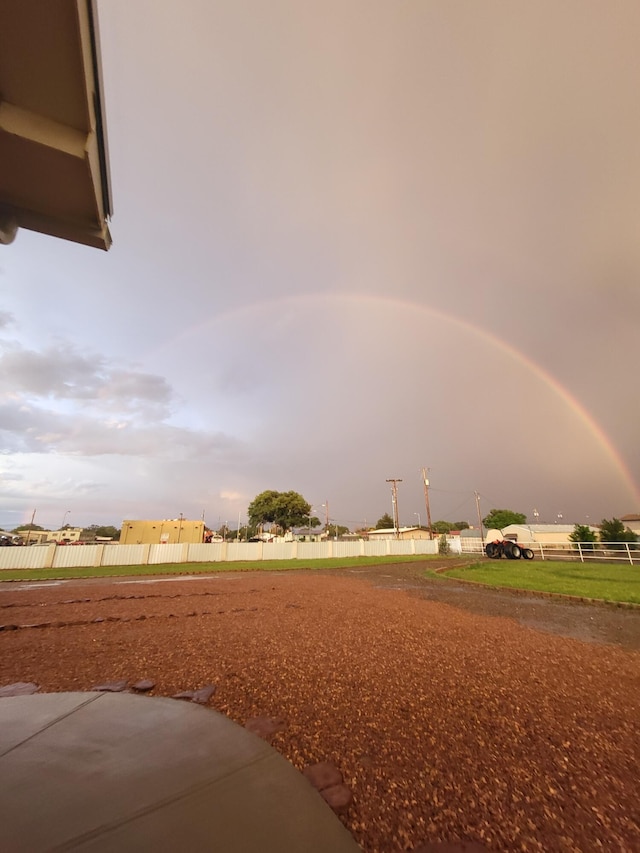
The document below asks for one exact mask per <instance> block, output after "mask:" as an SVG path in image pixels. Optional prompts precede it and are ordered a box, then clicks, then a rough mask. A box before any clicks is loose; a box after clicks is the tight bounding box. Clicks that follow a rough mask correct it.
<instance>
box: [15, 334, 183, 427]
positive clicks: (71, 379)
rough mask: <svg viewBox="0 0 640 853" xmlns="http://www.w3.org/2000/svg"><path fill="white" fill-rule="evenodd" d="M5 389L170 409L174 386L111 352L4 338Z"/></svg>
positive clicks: (126, 408)
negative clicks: (112, 358) (31, 345)
mask: <svg viewBox="0 0 640 853" xmlns="http://www.w3.org/2000/svg"><path fill="white" fill-rule="evenodd" d="M4 350H5V351H4V353H3V354H2V356H0V389H1V390H4V391H5V392H8V393H11V394H16V393H17V394H24V395H27V396H35V397H43V398H44V397H49V398H53V399H59V400H77V401H92V402H94V403H95V404H97V405H98V406H100V407H102V408H106V409H109V410H111V411H123V412H134V411H137V412H141V413H144V414H146V415H147V416H150V417H151V416H155V417H156V418H161V417H164V416H166V415H167V414H168V411H169V403H170V401H171V398H172V391H171V388H170V386H169V384H168V383H167V381H166V380H165V379H164V378H163V377H161V376H156V375H153V374H149V373H142V372H139V371H135V370H123V369H121V368H118V367H115V366H113V365H112V364H111V363H110V362H109V361H108V360H107V359H106V358H105V357H103V356H100V355H96V354H89V355H87V354H82V353H80V352H78V351H77V350H76V349H75V348H74V347H73V346H71V345H69V344H58V345H55V346H50V347H48V348H46V349H44V350H42V351H40V352H38V351H36V350H32V349H25V348H23V347H21V346H19V345H17V344H15V343H7V342H5V343H4Z"/></svg>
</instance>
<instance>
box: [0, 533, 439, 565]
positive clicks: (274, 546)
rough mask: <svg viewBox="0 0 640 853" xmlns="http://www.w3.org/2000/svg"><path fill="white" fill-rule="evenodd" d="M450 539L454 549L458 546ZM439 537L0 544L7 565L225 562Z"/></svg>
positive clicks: (401, 548) (418, 550)
mask: <svg viewBox="0 0 640 853" xmlns="http://www.w3.org/2000/svg"><path fill="white" fill-rule="evenodd" d="M455 544H456V543H455V542H452V543H451V545H452V550H456V549H455ZM437 553H438V541H437V540H436V539H434V540H429V539H405V540H402V539H401V540H397V539H384V540H382V541H371V542H368V541H366V540H364V539H360V540H358V541H357V542H334V541H329V542H212V543H210V544H207V545H205V544H202V545H199V544H198V545H190V544H179V545H173V544H172V545H167V544H165V545H117V544H115V545H114V544H102V545H65V546H59V545H56V544H55V543H51V544H50V545H46V546H45V545H27V546H24V547H10V548H0V571H2V570H3V569H71V568H80V567H87V568H88V567H94V566H144V565H158V564H160V563H163V564H164V563H176V564H181V563H222V562H238V561H245V560H246V561H254V560H305V561H307V560H318V559H323V558H324V559H326V558H332V557H375V556H388V555H390V556H393V555H401V554H425V555H427V554H437Z"/></svg>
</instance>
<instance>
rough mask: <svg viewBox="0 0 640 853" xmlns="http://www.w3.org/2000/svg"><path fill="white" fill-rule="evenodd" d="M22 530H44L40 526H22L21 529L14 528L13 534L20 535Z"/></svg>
mask: <svg viewBox="0 0 640 853" xmlns="http://www.w3.org/2000/svg"><path fill="white" fill-rule="evenodd" d="M22 530H44V527H40V525H39V524H21V525H20V526H19V527H14V529H13V530H12V531H11V532H12V533H20V532H21V531H22Z"/></svg>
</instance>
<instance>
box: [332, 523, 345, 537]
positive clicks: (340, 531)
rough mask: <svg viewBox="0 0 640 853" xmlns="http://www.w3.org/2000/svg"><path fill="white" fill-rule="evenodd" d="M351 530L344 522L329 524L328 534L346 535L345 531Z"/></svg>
mask: <svg viewBox="0 0 640 853" xmlns="http://www.w3.org/2000/svg"><path fill="white" fill-rule="evenodd" d="M348 532H349V528H348V527H345V526H344V525H342V524H329V525H327V535H328V536H344V534H345V533H348Z"/></svg>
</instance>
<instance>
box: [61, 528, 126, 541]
mask: <svg viewBox="0 0 640 853" xmlns="http://www.w3.org/2000/svg"><path fill="white" fill-rule="evenodd" d="M68 526H69V525H67V527H68ZM62 529H63V530H64V529H65V528H62ZM96 536H100V537H101V538H103V539H120V531H119V530H118V528H117V527H114V526H113V525H111V524H108V525H100V524H90V525H89V526H88V527H84V528H83V530H82V533H81V534H80V538H81V539H95V538H96Z"/></svg>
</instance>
